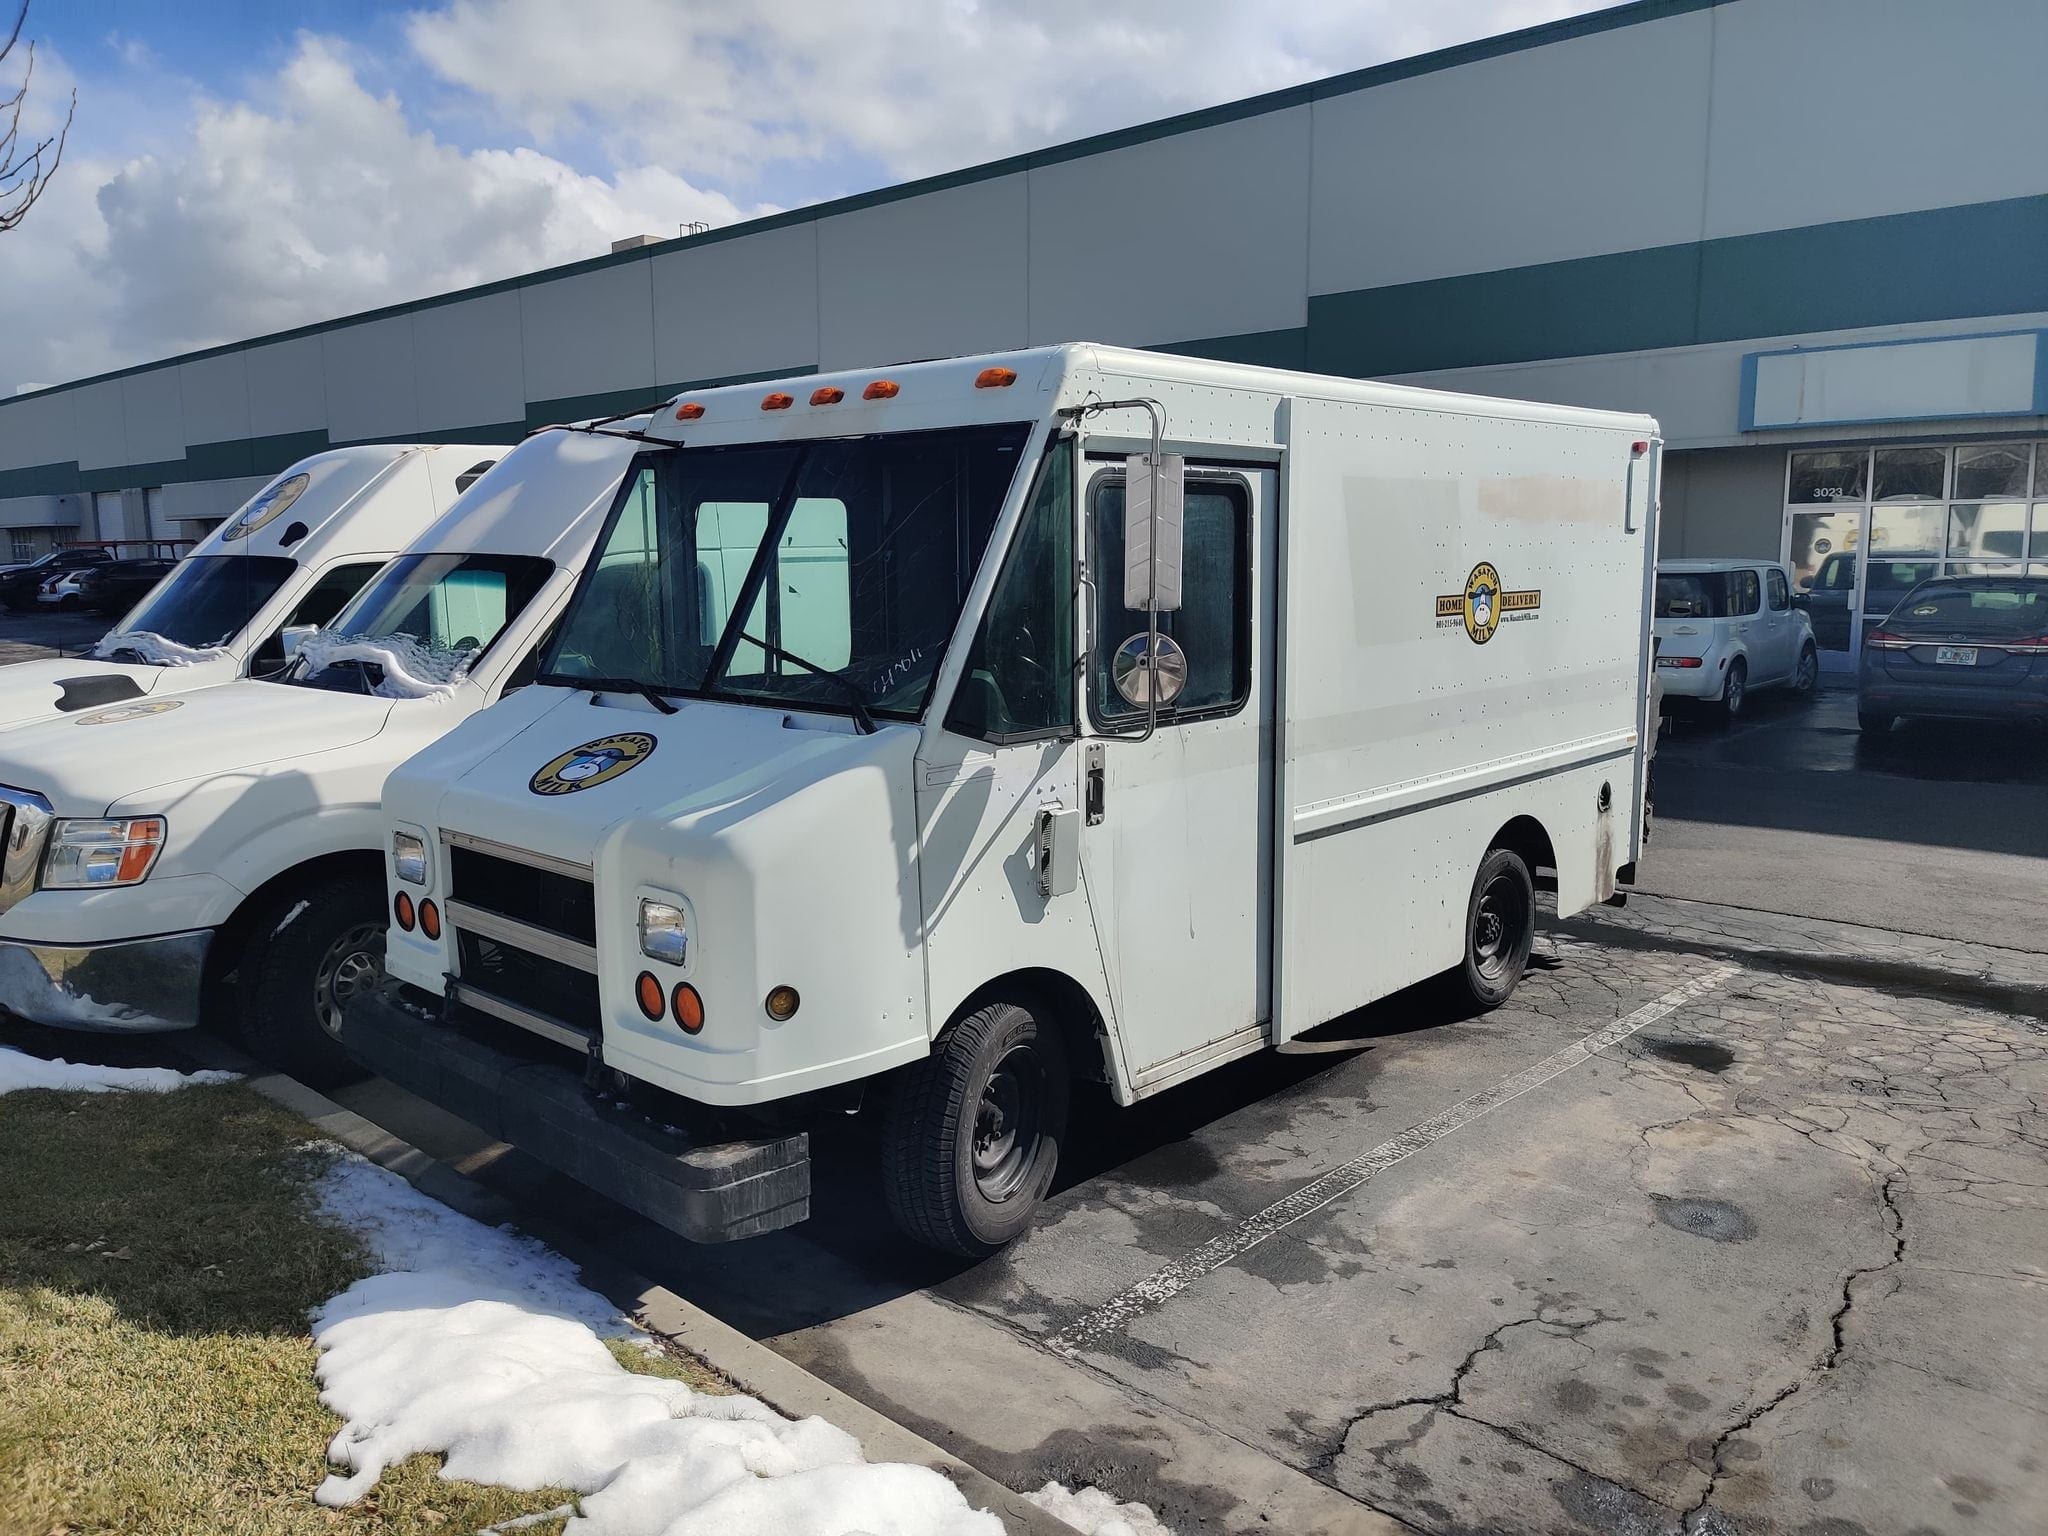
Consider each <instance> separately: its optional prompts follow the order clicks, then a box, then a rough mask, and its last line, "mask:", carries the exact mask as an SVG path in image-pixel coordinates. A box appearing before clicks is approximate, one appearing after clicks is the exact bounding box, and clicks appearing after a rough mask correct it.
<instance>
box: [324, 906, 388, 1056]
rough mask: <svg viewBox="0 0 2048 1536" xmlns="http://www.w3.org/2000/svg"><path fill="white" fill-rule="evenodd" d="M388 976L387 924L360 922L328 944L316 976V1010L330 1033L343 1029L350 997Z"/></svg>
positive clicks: (325, 1028)
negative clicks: (386, 958) (385, 954)
mask: <svg viewBox="0 0 2048 1536" xmlns="http://www.w3.org/2000/svg"><path fill="white" fill-rule="evenodd" d="M383 979H384V925H383V924H382V923H359V924H357V925H356V926H355V927H353V928H351V929H349V930H348V931H347V932H346V933H344V934H342V936H341V937H340V938H338V939H336V940H335V941H334V942H333V943H332V944H330V945H328V946H327V953H326V954H325V955H323V956H322V957H321V960H320V969H319V971H318V972H317V973H316V974H315V975H314V977H313V1011H314V1013H315V1014H316V1015H317V1016H318V1018H319V1020H320V1027H321V1028H322V1029H324V1030H326V1031H327V1033H328V1034H330V1035H339V1034H340V1033H341V1015H342V1010H343V1009H345V1008H347V1007H348V1004H349V999H350V998H352V997H354V996H355V995H356V994H357V993H359V992H366V991H368V990H369V989H370V988H372V987H374V986H376V985H377V983H378V982H380V981H382V980H383Z"/></svg>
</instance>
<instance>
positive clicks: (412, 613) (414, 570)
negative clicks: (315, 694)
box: [281, 554, 555, 697]
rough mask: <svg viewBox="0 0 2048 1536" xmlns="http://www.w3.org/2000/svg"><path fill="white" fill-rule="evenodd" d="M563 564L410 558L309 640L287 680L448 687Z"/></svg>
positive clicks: (405, 691)
mask: <svg viewBox="0 0 2048 1536" xmlns="http://www.w3.org/2000/svg"><path fill="white" fill-rule="evenodd" d="M554 569H555V567H554V562H552V561H550V560H545V559H542V558H541V557H540V556H538V555H457V554H435V555H401V556H399V557H398V558H397V559H396V560H393V561H392V562H391V563H390V564H389V565H387V566H385V567H384V569H383V570H382V571H381V572H379V573H378V575H377V577H376V579H375V580H374V581H372V582H371V583H370V584H369V585H368V586H367V587H365V588H363V590H362V591H361V592H360V593H358V594H357V595H356V599H355V601H354V602H352V603H350V604H349V605H348V606H347V607H346V608H344V609H342V610H341V612H340V613H339V614H337V615H335V619H334V622H333V624H332V625H331V626H329V627H328V628H326V629H323V630H321V631H320V633H319V634H318V635H316V636H314V637H312V638H310V639H308V640H306V641H304V642H302V643H301V646H300V651H299V656H298V658H297V659H296V660H295V661H294V663H293V665H292V666H291V667H290V669H289V670H287V671H286V672H285V674H284V676H283V678H282V679H281V681H284V682H288V683H299V684H304V685H307V686H309V687H314V688H336V689H341V690H343V691H347V692H361V693H383V694H386V695H387V696H393V697H404V696H407V695H411V694H416V693H420V692H424V691H428V690H431V689H433V688H437V687H442V686H445V685H446V684H448V683H450V682H452V681H454V680H455V679H456V678H458V677H460V676H462V675H463V674H464V673H466V672H467V671H468V670H469V668H470V667H471V666H472V665H474V664H475V662H476V659H477V658H478V657H479V656H481V655H482V654H483V653H484V651H485V650H486V649H488V648H489V646H490V644H491V642H492V641H494V640H496V639H497V638H498V635H499V633H500V632H501V631H502V630H503V629H504V628H505V626H506V625H507V624H510V623H511V622H512V621H513V620H514V619H516V618H517V617H518V616H519V614H520V612H521V611H522V610H523V609H524V608H525V607H526V605H527V604H528V603H530V602H532V601H533V598H534V594H536V593H537V592H539V591H540V589H541V587H542V586H543V585H544V584H545V583H546V581H547V579H548V577H549V576H550V575H551V574H553V572H554Z"/></svg>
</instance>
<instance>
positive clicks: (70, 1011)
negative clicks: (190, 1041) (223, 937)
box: [0, 928, 213, 1033]
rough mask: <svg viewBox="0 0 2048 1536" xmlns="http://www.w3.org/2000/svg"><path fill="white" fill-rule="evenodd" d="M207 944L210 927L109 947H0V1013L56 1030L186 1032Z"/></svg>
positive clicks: (9, 942)
mask: <svg viewBox="0 0 2048 1536" xmlns="http://www.w3.org/2000/svg"><path fill="white" fill-rule="evenodd" d="M212 942H213V930H212V929H211V928H200V929H196V930H194V931H192V932H190V933H169V934H164V935H162V936H161V937H158V938H153V939H129V940H124V941H122V942H120V943H114V944H42V943H28V942H23V941H21V940H16V939H4V940H0V1012H6V1013H11V1014H15V1015H17V1016H18V1017H20V1018H24V1019H27V1020H29V1021H30V1022H31V1023H34V1024H47V1025H51V1026H53V1027H55V1028H57V1029H88V1030H99V1031H122V1032H130V1033H145V1032H150V1031H156V1030H168V1029H191V1028H193V1027H194V1026H195V1025H197V1024H198V1022H199V1005H200V994H201V982H202V979H203V977H204V974H205V970H206V950H207V946H208V945H210V944H211V943H212Z"/></svg>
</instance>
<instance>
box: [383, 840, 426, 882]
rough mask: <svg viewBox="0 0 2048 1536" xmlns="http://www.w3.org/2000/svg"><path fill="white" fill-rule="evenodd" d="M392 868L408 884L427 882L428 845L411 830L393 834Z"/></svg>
mask: <svg viewBox="0 0 2048 1536" xmlns="http://www.w3.org/2000/svg"><path fill="white" fill-rule="evenodd" d="M391 869H392V873H394V874H396V875H397V876H398V878H399V879H401V880H403V881H404V882H405V883H406V884H407V885H425V884H426V883H427V845H426V842H425V840H424V839H422V838H417V837H414V836H413V835H412V834H411V833H410V832H394V833H392V834H391Z"/></svg>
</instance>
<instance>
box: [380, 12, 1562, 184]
mask: <svg viewBox="0 0 2048 1536" xmlns="http://www.w3.org/2000/svg"><path fill="white" fill-rule="evenodd" d="M1591 8H1592V0H1461V3H1447V0H1437V3H1431V4H1426V5H1417V4H1416V3H1415V0H1296V3H1294V4H1291V5H1288V6H1285V7H1282V6H1267V5H1256V6H1254V5H1245V4H1243V3H1242V0H1127V3H1124V4H1120V5H1104V4H1102V3H1101V0H1036V3H1031V4H1024V3H1019V0H979V3H977V0H865V3H863V4H859V5H825V4H820V3H818V0H755V3H752V4H748V5H733V4H731V3H729V0H611V3H608V4H607V5H606V6H605V8H604V16H605V24H604V25H603V26H592V27H565V26H564V25H563V19H562V18H563V13H562V10H561V7H560V6H559V5H558V4H555V3H554V0H452V3H451V4H449V5H447V6H446V8H444V9H441V10H436V11H430V12H423V13H420V14H418V15H415V16H414V17H413V18H412V20H411V22H410V23H409V26H408V34H409V36H410V38H411V40H412V44H413V47H414V49H415V51H416V52H417V53H418V54H419V56H420V58H421V59H422V60H423V61H424V62H425V63H426V64H427V65H428V66H429V67H430V68H432V69H434V70H435V71H437V72H438V73H439V74H440V75H441V76H442V77H443V78H444V79H446V80H448V81H449V82H451V83H454V84H456V85H459V86H461V87H463V88H465V89H467V90H469V91H471V92H474V93H475V94H476V95H477V96H479V97H481V98H483V99H485V100H486V101H488V102H490V103H491V104H492V105H494V106H495V107H496V108H497V109H498V110H499V111H500V112H501V113H502V114H504V116H505V118H506V119H507V120H508V121H510V122H513V123H516V124H517V125H518V126H519V128H520V129H521V130H522V131H524V132H526V133H529V134H531V135H533V136H534V137H536V138H537V139H539V140H540V141H541V142H544V143H545V142H549V141H550V140H552V139H556V138H559V137H562V136H566V135H570V134H590V135H595V136H596V137H598V138H599V139H600V140H602V141H603V142H604V143H605V144H607V145H608V146H610V148H611V150H612V152H613V154H614V155H615V156H617V157H619V158H621V159H627V160H631V159H639V158H647V159H655V160H661V161H665V162H668V163H675V164H683V165H688V166H690V167H691V168H692V172H693V174H698V175H706V174H710V175H716V176H745V175H751V174H755V173H758V172H760V171H761V170H763V169H764V168H767V167H773V166H776V165H778V164H787V163H789V162H800V161H808V160H817V159H832V158H835V157H862V158H865V159H868V160H870V161H873V162H875V163H877V164H879V165H880V166H882V167H883V168H885V169H886V170H887V171H888V172H889V173H890V174H893V175H898V176H915V175H922V174H926V173H929V172H934V171H940V170H947V169H952V168H956V167H959V166H963V165H968V164H972V163H974V162H976V161H980V160H985V159H992V158H997V157H1000V156H1002V155H1005V154H1009V153H1012V152H1015V151H1017V150H1020V149H1028V148H1035V147H1039V146H1042V145H1045V144H1048V143H1052V142H1055V141H1058V140H1062V139H1067V138H1072V137H1076V136H1078V135H1081V134H1086V133H1091V132H1095V131H1098V130H1101V129H1105V128H1112V127H1121V126H1126V125H1128V124H1131V123H1136V122H1142V121H1145V120H1147V119H1149V118H1153V117H1158V116H1162V115H1165V114H1168V113H1172V112H1177V111H1182V110H1186V109H1189V108H1192V107H1198V106H1206V105H1212V104H1214V103H1217V102H1223V101H1231V100H1235V99H1238V98H1241V97H1245V96H1251V95H1256V94H1257V93H1259V92H1261V91H1267V90H1272V89H1275V88H1278V87H1281V86H1285V85H1291V84H1294V83H1297V82H1299V81H1303V80H1307V79H1311V78H1314V77H1316V76H1320V75H1327V74H1331V73H1335V72H1338V71H1341V70H1345V69H1351V68H1357V67H1360V66H1363V65H1367V64H1373V63H1378V62H1381V61H1383V60H1386V59H1389V58H1395V57H1401V56H1405V55H1409V54H1414V53H1420V52H1424V51H1427V50H1429V49H1431V48H1436V47H1440V46H1443V45H1445V44H1448V43H1454V42H1459V41H1463V40H1466V39H1469V38H1473V37H1482V36H1488V35H1491V34H1494V33H1499V32H1504V31H1510V30H1513V29H1514V28H1517V27H1521V26H1527V25H1531V24H1534V23H1536V22H1539V21H1545V20H1549V19H1552V18H1554V17H1557V16H1563V15H1568V14H1571V13H1574V12H1578V11H1584V10H1588V9H1591Z"/></svg>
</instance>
